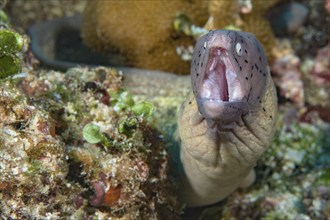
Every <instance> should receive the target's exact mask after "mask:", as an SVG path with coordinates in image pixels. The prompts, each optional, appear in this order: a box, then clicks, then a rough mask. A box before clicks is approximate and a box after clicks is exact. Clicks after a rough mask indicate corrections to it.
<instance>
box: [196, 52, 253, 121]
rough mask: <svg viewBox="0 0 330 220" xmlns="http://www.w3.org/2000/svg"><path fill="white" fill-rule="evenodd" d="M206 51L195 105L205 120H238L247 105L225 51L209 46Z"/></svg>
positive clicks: (238, 80)
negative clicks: (206, 57)
mask: <svg viewBox="0 0 330 220" xmlns="http://www.w3.org/2000/svg"><path fill="white" fill-rule="evenodd" d="M209 51H210V52H209V57H208V61H207V65H206V67H205V75H204V78H203V80H202V81H201V84H200V87H199V90H198V94H197V103H198V108H199V111H200V112H201V114H202V115H203V116H204V117H205V119H206V120H209V121H216V122H217V123H218V124H222V125H227V124H230V123H233V122H235V121H237V120H239V119H238V118H240V117H241V115H242V114H244V113H245V112H247V110H248V104H247V101H246V99H245V98H244V97H245V94H244V93H243V89H242V85H241V82H240V79H239V77H240V76H239V75H238V73H237V72H236V71H235V68H234V66H233V63H232V61H231V60H232V59H231V58H230V56H229V54H228V50H227V49H225V48H222V47H212V48H210V50H209ZM241 77H242V76H241Z"/></svg>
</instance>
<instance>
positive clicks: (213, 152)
mask: <svg viewBox="0 0 330 220" xmlns="http://www.w3.org/2000/svg"><path fill="white" fill-rule="evenodd" d="M191 84H192V92H191V93H190V94H189V95H188V97H187V99H186V100H185V101H184V103H183V104H182V106H181V108H180V111H179V114H178V129H179V135H180V139H181V147H180V159H181V163H182V167H183V174H182V182H183V183H182V187H181V189H180V193H181V195H180V196H181V198H182V200H183V202H185V203H186V204H187V206H190V207H194V206H203V205H209V204H213V203H216V202H218V201H221V200H222V199H224V198H226V197H227V196H228V195H230V194H231V193H232V192H233V191H234V190H235V189H237V188H238V187H239V186H240V185H244V179H247V178H250V182H251V176H253V175H252V172H253V167H254V166H255V164H256V161H257V160H258V158H259V157H260V156H261V155H262V154H263V152H264V151H265V150H266V148H267V146H268V145H269V144H270V142H271V139H272V137H273V134H274V127H275V117H276V113H277V96H276V91H275V87H274V84H273V81H272V79H271V76H270V72H269V68H268V65H267V60H266V56H265V53H264V50H263V48H262V45H261V44H260V43H259V41H258V40H257V39H256V38H255V37H254V36H253V35H252V34H250V33H245V32H239V31H230V30H215V31H210V32H209V33H208V34H206V35H204V36H202V37H201V38H199V40H198V41H197V44H196V46H195V50H194V54H193V60H192V63H191ZM249 174H251V175H249Z"/></svg>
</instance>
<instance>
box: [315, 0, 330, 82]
mask: <svg viewBox="0 0 330 220" xmlns="http://www.w3.org/2000/svg"><path fill="white" fill-rule="evenodd" d="M328 2H329V5H330V1H328ZM329 7H330V6H329ZM312 75H313V76H314V79H315V80H316V83H317V84H320V85H325V84H326V83H330V45H328V46H326V47H323V48H321V49H320V50H318V52H317V55H316V57H315V63H314V66H313V69H312Z"/></svg>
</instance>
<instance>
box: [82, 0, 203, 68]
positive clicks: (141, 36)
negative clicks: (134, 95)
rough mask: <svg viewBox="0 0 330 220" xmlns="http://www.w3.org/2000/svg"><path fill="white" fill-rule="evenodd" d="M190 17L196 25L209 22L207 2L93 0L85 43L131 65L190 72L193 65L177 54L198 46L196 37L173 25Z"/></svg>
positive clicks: (86, 17)
mask: <svg viewBox="0 0 330 220" xmlns="http://www.w3.org/2000/svg"><path fill="white" fill-rule="evenodd" d="M178 13H183V14H186V15H187V16H188V17H189V18H190V19H191V20H192V21H193V23H195V24H196V25H199V26H202V25H203V24H204V23H205V22H206V20H207V2H206V1H195V0H194V1H184V0H180V1H130V2H129V3H128V2H125V1H90V2H88V3H87V5H86V8H85V12H84V23H83V29H82V35H83V38H84V42H85V43H86V44H87V45H88V46H89V47H92V48H94V49H96V50H102V51H107V50H115V51H118V52H119V53H120V54H123V55H124V56H125V57H127V59H128V65H130V66H135V67H141V68H147V69H159V70H164V71H168V72H174V73H179V74H182V73H188V72H189V65H190V62H187V61H183V60H182V59H181V58H180V56H179V55H178V54H177V53H176V48H177V47H180V46H184V47H188V46H189V45H193V44H194V39H193V38H192V37H187V36H184V35H180V34H177V33H176V32H175V31H174V29H173V27H172V22H173V19H174V18H175V16H176V15H177V14H178Z"/></svg>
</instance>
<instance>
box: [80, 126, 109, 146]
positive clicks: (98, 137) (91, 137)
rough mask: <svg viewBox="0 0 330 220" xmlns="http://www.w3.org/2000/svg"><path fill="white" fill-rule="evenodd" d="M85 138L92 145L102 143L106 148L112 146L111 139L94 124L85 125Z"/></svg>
mask: <svg viewBox="0 0 330 220" xmlns="http://www.w3.org/2000/svg"><path fill="white" fill-rule="evenodd" d="M83 137H84V138H85V140H86V141H87V142H88V143H91V144H98V143H101V144H102V145H103V146H104V147H110V146H111V140H110V138H109V137H108V136H107V135H106V134H105V133H102V132H101V130H100V127H99V126H97V125H95V124H93V123H89V124H87V125H85V127H84V128H83Z"/></svg>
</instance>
